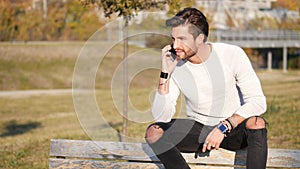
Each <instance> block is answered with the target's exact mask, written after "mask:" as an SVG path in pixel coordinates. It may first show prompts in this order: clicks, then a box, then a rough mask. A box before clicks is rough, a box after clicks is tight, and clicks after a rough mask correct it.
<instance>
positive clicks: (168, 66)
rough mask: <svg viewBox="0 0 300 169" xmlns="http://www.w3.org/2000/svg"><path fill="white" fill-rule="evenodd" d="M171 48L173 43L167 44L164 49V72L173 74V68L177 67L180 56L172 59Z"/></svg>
mask: <svg viewBox="0 0 300 169" xmlns="http://www.w3.org/2000/svg"><path fill="white" fill-rule="evenodd" d="M170 49H171V45H167V46H165V47H164V48H163V49H162V68H161V70H162V72H164V73H168V74H171V73H172V72H173V70H174V69H175V67H176V65H177V63H178V60H179V59H178V57H177V58H176V59H175V60H173V61H172V59H171V58H170V57H171V52H170V51H169V50H170Z"/></svg>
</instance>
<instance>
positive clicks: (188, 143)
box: [149, 119, 268, 169]
mask: <svg viewBox="0 0 300 169" xmlns="http://www.w3.org/2000/svg"><path fill="white" fill-rule="evenodd" d="M247 120H248V119H246V120H244V121H243V122H242V123H241V124H239V125H238V126H237V127H236V128H234V129H233V130H232V131H231V132H230V133H229V134H228V135H227V137H225V138H224V140H223V141H222V143H221V145H220V147H221V148H224V149H227V150H239V149H243V148H245V147H247V162H246V165H247V169H265V168H266V161H267V154H268V146H267V130H266V128H263V129H247V128H246V122H247ZM152 125H158V126H160V127H161V128H162V129H163V130H164V134H163V136H162V137H161V138H160V139H159V140H158V141H157V142H155V143H152V144H149V146H150V147H151V148H152V150H153V151H154V153H155V154H156V155H157V157H158V158H159V159H160V161H161V162H162V163H163V164H164V166H165V168H166V169H188V168H190V167H189V166H188V164H187V163H186V161H185V160H184V158H183V157H182V155H181V154H180V152H186V153H195V152H197V151H199V149H200V151H201V150H202V145H203V142H202V141H204V140H203V139H200V140H199V138H201V137H202V138H203V136H204V138H205V137H206V135H207V134H208V133H209V132H207V130H206V129H205V128H206V127H204V126H203V125H202V124H200V123H198V122H196V121H194V120H190V119H173V120H172V121H171V122H169V123H161V122H158V123H154V124H151V125H150V126H152ZM150 126H149V127H150ZM202 130H203V131H202ZM204 130H206V131H204ZM202 134H203V135H202ZM199 141H200V143H199Z"/></svg>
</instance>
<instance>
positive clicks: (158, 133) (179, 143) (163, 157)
mask: <svg viewBox="0 0 300 169" xmlns="http://www.w3.org/2000/svg"><path fill="white" fill-rule="evenodd" d="M201 128H202V125H201V124H200V123H197V122H195V121H194V120H188V119H176V120H172V121H171V122H170V123H154V124H152V125H150V126H149V127H148V129H147V132H146V141H147V143H148V144H149V145H150V147H151V148H152V149H153V151H154V152H155V154H156V155H157V157H158V158H159V159H160V161H161V162H162V163H163V164H164V166H165V168H166V169H186V168H189V166H188V165H187V163H186V161H185V160H184V158H183V157H182V155H181V154H180V152H181V151H183V152H195V151H197V148H198V146H199V143H198V138H199V134H200V132H201Z"/></svg>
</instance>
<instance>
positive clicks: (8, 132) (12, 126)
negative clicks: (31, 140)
mask: <svg viewBox="0 0 300 169" xmlns="http://www.w3.org/2000/svg"><path fill="white" fill-rule="evenodd" d="M40 126H41V123H39V122H27V123H25V124H18V123H17V122H16V120H12V121H9V122H7V123H5V124H4V127H3V129H4V132H3V133H2V134H0V137H7V136H15V135H19V134H24V133H26V132H29V131H30V130H33V129H36V128H38V127H40Z"/></svg>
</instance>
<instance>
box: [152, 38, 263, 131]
mask: <svg viewBox="0 0 300 169" xmlns="http://www.w3.org/2000/svg"><path fill="white" fill-rule="evenodd" d="M211 44H212V52H211V54H210V56H209V58H208V59H207V60H206V61H205V62H203V63H201V64H193V63H191V62H189V61H180V62H179V63H178V64H177V66H176V68H175V70H174V72H173V73H172V75H171V78H170V86H169V87H170V88H169V93H168V94H166V95H161V94H159V93H158V92H156V95H155V98H154V101H153V105H152V115H153V117H154V119H155V121H159V122H169V121H170V120H171V118H172V117H173V116H174V114H175V106H176V102H177V98H178V96H179V94H180V92H182V94H183V96H184V98H185V101H186V114H187V117H188V118H191V119H194V120H196V121H198V122H200V123H202V124H204V125H210V126H212V125H216V124H218V123H219V122H220V121H221V120H224V119H225V118H228V117H230V116H232V115H233V114H234V113H236V114H238V115H240V116H242V117H245V118H247V117H250V116H256V115H261V114H263V113H264V112H265V111H266V98H265V96H264V94H263V91H262V88H261V84H260V81H259V79H258V77H257V76H256V74H255V72H254V70H253V68H252V66H251V63H250V61H249V59H248V57H247V55H246V54H245V52H244V51H243V50H242V49H241V48H240V47H237V46H234V45H229V44H223V43H211Z"/></svg>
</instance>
